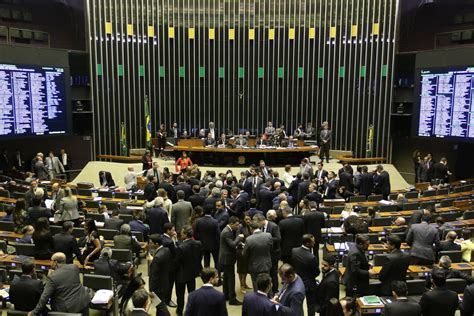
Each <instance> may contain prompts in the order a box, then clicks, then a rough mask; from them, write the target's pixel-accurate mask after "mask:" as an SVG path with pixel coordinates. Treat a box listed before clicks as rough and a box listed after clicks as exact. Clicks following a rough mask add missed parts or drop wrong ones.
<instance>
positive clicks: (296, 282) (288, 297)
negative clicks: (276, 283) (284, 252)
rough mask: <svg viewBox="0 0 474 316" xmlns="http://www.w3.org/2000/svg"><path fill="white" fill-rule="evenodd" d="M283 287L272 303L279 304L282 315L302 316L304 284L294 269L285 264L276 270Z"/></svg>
mask: <svg viewBox="0 0 474 316" xmlns="http://www.w3.org/2000/svg"><path fill="white" fill-rule="evenodd" d="M278 273H279V275H280V278H281V281H282V283H283V287H282V288H281V289H280V293H279V295H276V296H275V297H273V300H272V301H273V302H274V303H279V304H280V306H279V307H280V308H279V310H281V313H282V314H283V315H291V316H304V313H303V301H304V296H305V289H304V284H303V281H302V280H301V278H300V277H299V276H298V275H297V274H296V272H295V269H294V268H293V267H292V266H291V265H289V264H287V263H285V264H283V265H282V266H281V267H280V269H279V270H278Z"/></svg>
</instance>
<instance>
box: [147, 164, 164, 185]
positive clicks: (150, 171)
mask: <svg viewBox="0 0 474 316" xmlns="http://www.w3.org/2000/svg"><path fill="white" fill-rule="evenodd" d="M146 176H147V177H150V176H153V177H156V179H157V180H158V183H160V182H161V173H160V169H156V170H155V169H153V168H151V169H148V171H147V172H146Z"/></svg>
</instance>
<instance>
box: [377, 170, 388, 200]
mask: <svg viewBox="0 0 474 316" xmlns="http://www.w3.org/2000/svg"><path fill="white" fill-rule="evenodd" d="M374 183H375V190H374V191H375V192H376V193H380V194H383V195H389V194H390V190H391V188H390V175H389V174H388V172H387V171H385V170H384V171H382V172H381V173H380V174H378V175H375V177H374Z"/></svg>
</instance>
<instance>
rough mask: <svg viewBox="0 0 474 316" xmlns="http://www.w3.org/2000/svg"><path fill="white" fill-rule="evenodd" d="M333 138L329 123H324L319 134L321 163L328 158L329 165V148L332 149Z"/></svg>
mask: <svg viewBox="0 0 474 316" xmlns="http://www.w3.org/2000/svg"><path fill="white" fill-rule="evenodd" d="M331 138H332V132H331V130H330V129H329V123H328V122H327V121H324V122H323V124H322V125H321V132H320V133H319V146H320V150H319V158H320V159H321V161H322V160H324V158H326V162H327V163H329V148H330V147H331Z"/></svg>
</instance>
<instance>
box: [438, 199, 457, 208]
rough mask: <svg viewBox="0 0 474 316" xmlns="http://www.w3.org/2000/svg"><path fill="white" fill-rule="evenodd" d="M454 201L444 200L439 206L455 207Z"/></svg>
mask: <svg viewBox="0 0 474 316" xmlns="http://www.w3.org/2000/svg"><path fill="white" fill-rule="evenodd" d="M453 203H454V199H444V200H441V202H439V206H441V207H448V206H453Z"/></svg>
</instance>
